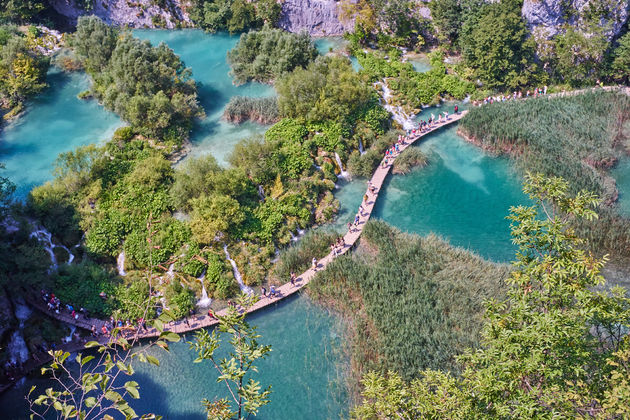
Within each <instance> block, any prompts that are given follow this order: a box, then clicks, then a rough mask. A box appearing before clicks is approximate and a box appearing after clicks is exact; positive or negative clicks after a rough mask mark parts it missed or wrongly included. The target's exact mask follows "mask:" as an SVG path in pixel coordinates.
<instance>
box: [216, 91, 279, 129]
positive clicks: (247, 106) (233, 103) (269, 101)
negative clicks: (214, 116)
mask: <svg viewBox="0 0 630 420" xmlns="http://www.w3.org/2000/svg"><path fill="white" fill-rule="evenodd" d="M223 117H224V118H225V119H226V120H227V121H228V122H231V123H233V124H240V123H242V122H244V121H247V120H249V121H254V122H257V123H260V124H273V123H276V122H278V121H279V120H280V115H279V113H278V100H277V99H276V98H275V97H271V98H250V97H247V96H233V97H232V98H231V99H230V102H228V104H227V106H226V107H225V111H224V112H223Z"/></svg>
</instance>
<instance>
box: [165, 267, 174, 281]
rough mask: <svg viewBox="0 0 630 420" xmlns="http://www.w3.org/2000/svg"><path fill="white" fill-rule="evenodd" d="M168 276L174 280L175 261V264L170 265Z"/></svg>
mask: <svg viewBox="0 0 630 420" xmlns="http://www.w3.org/2000/svg"><path fill="white" fill-rule="evenodd" d="M166 277H168V279H169V280H172V279H173V277H175V263H173V264H171V265H169V266H168V271H167V272H166Z"/></svg>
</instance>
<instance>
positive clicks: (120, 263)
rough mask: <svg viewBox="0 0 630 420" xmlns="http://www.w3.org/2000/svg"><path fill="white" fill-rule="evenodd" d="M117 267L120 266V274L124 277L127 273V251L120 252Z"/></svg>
mask: <svg viewBox="0 0 630 420" xmlns="http://www.w3.org/2000/svg"><path fill="white" fill-rule="evenodd" d="M116 267H118V275H119V276H121V277H124V276H126V275H127V272H126V271H125V251H122V252H121V253H120V254H118V258H116Z"/></svg>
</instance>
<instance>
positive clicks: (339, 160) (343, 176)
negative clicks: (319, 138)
mask: <svg viewBox="0 0 630 420" xmlns="http://www.w3.org/2000/svg"><path fill="white" fill-rule="evenodd" d="M335 161H337V166H339V178H344V179H348V172H346V171H344V170H343V165H342V164H341V158H340V157H339V155H338V154H337V152H335Z"/></svg>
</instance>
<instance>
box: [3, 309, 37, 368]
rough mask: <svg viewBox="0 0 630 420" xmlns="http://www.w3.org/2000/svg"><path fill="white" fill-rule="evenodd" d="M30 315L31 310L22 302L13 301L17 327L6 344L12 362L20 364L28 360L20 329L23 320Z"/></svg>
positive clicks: (22, 325)
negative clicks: (18, 322)
mask: <svg viewBox="0 0 630 420" xmlns="http://www.w3.org/2000/svg"><path fill="white" fill-rule="evenodd" d="M30 316H31V310H30V309H29V307H28V306H26V305H25V304H24V303H22V302H15V317H16V318H17V319H18V321H20V324H19V327H18V329H17V330H15V331H14V332H13V334H12V335H11V340H10V341H9V344H8V345H7V351H8V352H9V357H10V359H11V362H12V363H15V364H21V363H24V362H26V361H27V360H28V347H26V342H25V341H24V336H23V334H22V331H23V330H24V321H26V320H27V319H28V318H29V317H30Z"/></svg>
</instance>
